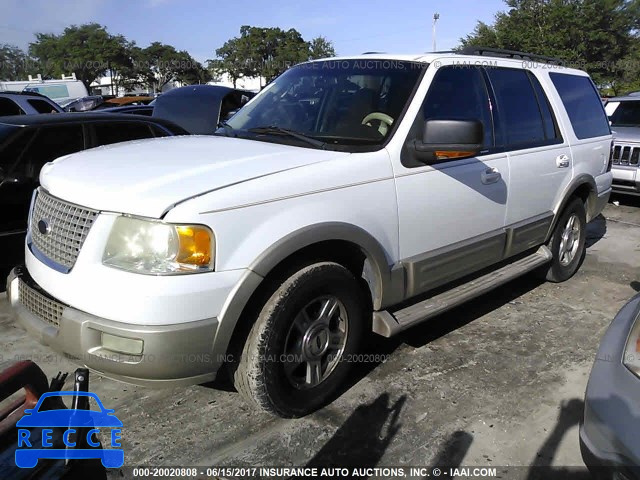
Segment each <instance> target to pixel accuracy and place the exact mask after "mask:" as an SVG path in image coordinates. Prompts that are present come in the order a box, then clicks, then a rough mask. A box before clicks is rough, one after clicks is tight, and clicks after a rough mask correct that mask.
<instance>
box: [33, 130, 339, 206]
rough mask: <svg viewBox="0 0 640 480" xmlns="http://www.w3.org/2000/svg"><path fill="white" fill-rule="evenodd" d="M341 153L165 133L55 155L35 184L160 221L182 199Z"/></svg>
mask: <svg viewBox="0 0 640 480" xmlns="http://www.w3.org/2000/svg"><path fill="white" fill-rule="evenodd" d="M344 155H348V153H343V152H331V151H326V150H313V149H309V148H302V147H295V146H290V145H280V144H275V143H267V142H260V141H254V140H245V139H239V138H228V137H217V136H184V137H165V138H159V139H151V140H138V141H133V142H125V143H121V144H116V145H109V146H106V147H99V148H94V149H91V150H86V151H84V152H79V153H75V154H72V155H68V156H65V157H62V158H59V159H57V160H55V161H54V162H51V163H47V164H46V165H45V166H44V167H43V169H42V171H41V172H40V184H41V185H42V186H43V187H44V188H45V189H46V190H47V191H48V192H50V193H51V194H52V195H54V196H56V197H59V198H61V199H63V200H66V201H69V202H72V203H76V204H78V205H82V206H85V207H89V208H93V209H96V210H102V211H112V212H121V213H129V214H132V215H141V216H146V217H154V218H160V217H161V216H162V215H163V214H164V213H166V211H167V210H169V209H170V208H171V207H172V206H173V205H175V204H176V203H178V202H180V201H182V200H185V199H188V198H191V197H194V196H197V195H200V194H203V193H206V192H210V191H214V190H219V189H222V188H224V187H227V186H229V185H236V184H238V183H242V182H246V181H248V180H252V179H256V178H260V177H264V176H267V175H272V174H275V173H279V172H284V171H287V170H290V169H294V168H298V167H303V166H305V165H311V164H313V163H317V162H322V161H326V160H331V159H333V158H337V157H339V156H344Z"/></svg>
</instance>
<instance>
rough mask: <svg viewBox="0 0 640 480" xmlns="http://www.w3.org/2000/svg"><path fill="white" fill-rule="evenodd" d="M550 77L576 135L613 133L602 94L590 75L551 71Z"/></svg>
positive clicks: (587, 136) (583, 136) (599, 135)
mask: <svg viewBox="0 0 640 480" xmlns="http://www.w3.org/2000/svg"><path fill="white" fill-rule="evenodd" d="M549 77H551V81H552V82H553V84H554V85H555V87H556V90H558V94H559V95H560V98H561V99H562V103H563V104H564V108H565V110H566V111H567V114H568V115H569V120H570V121H571V126H572V127H573V131H574V132H575V134H576V137H578V138H579V139H583V138H592V137H601V136H603V135H609V134H610V133H611V130H610V128H609V121H608V120H607V116H606V114H605V112H604V107H603V106H602V101H601V100H600V95H598V92H597V90H596V88H595V86H594V85H593V83H592V82H591V79H590V78H589V77H586V76H582V75H570V74H568V73H557V72H552V73H550V74H549Z"/></svg>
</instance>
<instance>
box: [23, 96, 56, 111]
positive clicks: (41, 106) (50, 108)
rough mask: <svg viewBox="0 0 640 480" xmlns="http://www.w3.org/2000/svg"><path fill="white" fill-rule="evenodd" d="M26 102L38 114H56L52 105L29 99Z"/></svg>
mask: <svg viewBox="0 0 640 480" xmlns="http://www.w3.org/2000/svg"><path fill="white" fill-rule="evenodd" d="M27 102H29V105H31V106H32V107H33V108H35V109H36V111H37V112H38V113H58V111H57V110H56V109H55V107H54V106H53V105H51V104H50V103H49V102H46V101H44V100H38V99H33V100H32V99H29V100H27Z"/></svg>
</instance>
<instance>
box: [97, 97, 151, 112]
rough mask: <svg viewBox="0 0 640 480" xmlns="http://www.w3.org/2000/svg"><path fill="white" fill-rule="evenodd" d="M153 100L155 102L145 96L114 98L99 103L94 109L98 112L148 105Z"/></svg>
mask: <svg viewBox="0 0 640 480" xmlns="http://www.w3.org/2000/svg"><path fill="white" fill-rule="evenodd" d="M154 100H155V97H151V96H147V95H133V96H125V97H114V98H109V99H106V100H105V101H104V102H103V103H101V104H100V105H97V106H96V107H95V109H96V110H100V109H102V108H112V107H123V106H125V105H148V104H149V103H151V102H152V101H154Z"/></svg>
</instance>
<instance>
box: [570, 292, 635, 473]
mask: <svg viewBox="0 0 640 480" xmlns="http://www.w3.org/2000/svg"><path fill="white" fill-rule="evenodd" d="M638 312H640V295H639V296H636V297H635V298H633V299H632V300H631V301H630V302H629V303H627V304H626V305H625V306H624V307H623V308H622V310H620V312H619V313H618V315H616V318H615V319H614V320H613V322H612V323H611V325H610V326H609V328H608V330H607V332H606V334H605V336H604V337H603V340H602V343H601V344H600V348H599V350H598V355H597V357H596V361H595V363H594V365H593V369H592V370H591V375H590V377H589V383H588V386H587V391H586V394H585V408H584V419H583V422H582V424H581V426H580V449H581V452H582V458H583V460H584V462H585V464H586V465H587V466H588V467H589V470H591V471H592V472H593V474H594V476H596V478H612V479H615V478H620V479H630V480H631V479H640V442H638V439H639V438H640V433H638V432H640V378H638V377H636V376H635V375H634V374H633V373H632V372H630V371H629V370H628V369H627V368H626V367H625V366H624V365H623V364H622V359H623V355H624V348H625V344H626V341H627V338H628V335H629V331H630V330H631V327H632V326H633V323H634V321H635V319H636V317H637V316H638Z"/></svg>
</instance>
